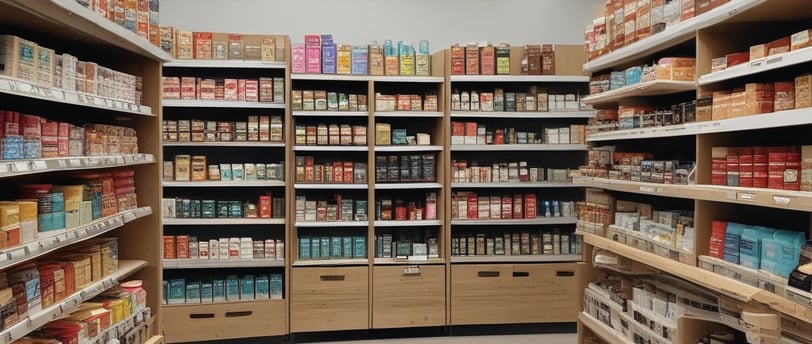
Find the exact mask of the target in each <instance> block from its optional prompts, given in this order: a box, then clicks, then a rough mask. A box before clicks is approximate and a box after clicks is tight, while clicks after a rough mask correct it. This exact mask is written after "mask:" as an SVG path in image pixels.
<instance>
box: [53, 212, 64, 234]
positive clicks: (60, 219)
mask: <svg viewBox="0 0 812 344" xmlns="http://www.w3.org/2000/svg"><path fill="white" fill-rule="evenodd" d="M51 221H53V226H54V229H56V230H59V229H65V225H66V224H65V212H64V211H59V212H53V213H51Z"/></svg>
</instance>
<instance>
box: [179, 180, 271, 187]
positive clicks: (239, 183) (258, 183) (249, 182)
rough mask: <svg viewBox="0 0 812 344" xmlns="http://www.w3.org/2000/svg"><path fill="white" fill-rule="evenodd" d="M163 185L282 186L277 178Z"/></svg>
mask: <svg viewBox="0 0 812 344" xmlns="http://www.w3.org/2000/svg"><path fill="white" fill-rule="evenodd" d="M163 186H164V187H175V188H222V187H284V186H285V182H283V181H279V180H224V181H220V180H218V181H196V182H174V181H173V182H169V181H166V182H163Z"/></svg>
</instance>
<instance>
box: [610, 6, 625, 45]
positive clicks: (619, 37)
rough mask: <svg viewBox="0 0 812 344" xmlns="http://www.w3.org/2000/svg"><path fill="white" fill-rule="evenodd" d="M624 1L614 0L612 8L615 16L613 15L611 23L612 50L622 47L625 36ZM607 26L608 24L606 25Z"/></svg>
mask: <svg viewBox="0 0 812 344" xmlns="http://www.w3.org/2000/svg"><path fill="white" fill-rule="evenodd" d="M623 4H624V0H614V8H615V15H614V18H615V20H614V23H612V27H613V29H612V48H613V49H618V48H621V47H623V45H624V42H625V39H626V35H625V32H624V30H625V29H626V24H625V21H624V18H625V17H624V8H625V7H624V6H623ZM607 26H609V24H607Z"/></svg>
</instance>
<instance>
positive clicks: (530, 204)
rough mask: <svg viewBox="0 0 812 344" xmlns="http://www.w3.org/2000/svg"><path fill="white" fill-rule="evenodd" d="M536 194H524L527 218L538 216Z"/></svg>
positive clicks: (525, 215) (525, 216)
mask: <svg viewBox="0 0 812 344" xmlns="http://www.w3.org/2000/svg"><path fill="white" fill-rule="evenodd" d="M536 212H537V210H536V195H535V194H526V195H524V218H525V219H535V218H536Z"/></svg>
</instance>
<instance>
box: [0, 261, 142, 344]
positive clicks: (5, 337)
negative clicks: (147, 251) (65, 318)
mask: <svg viewBox="0 0 812 344" xmlns="http://www.w3.org/2000/svg"><path fill="white" fill-rule="evenodd" d="M146 265H147V262H146V261H143V260H119V262H118V271H116V272H114V273H112V274H110V275H108V276H105V277H104V279H102V280H99V281H96V282H93V283H91V284H90V285H88V286H86V287H84V288H81V289H79V290H77V291H76V292H75V293H73V294H72V295H69V296H67V297H66V298H65V299H63V300H61V301H59V302H55V303H54V304H52V305H50V306H48V307H46V308H44V309H42V310H41V311H39V312H36V313H34V314H29V315H28V317H26V318H25V319H21V320H20V322H18V323H17V324H15V325H12V326H11V327H9V328H7V329H5V330H3V331H2V332H0V344H9V343H11V342H13V341H15V340H17V339H20V338H22V337H24V336H26V335H27V334H29V333H31V332H32V331H34V330H36V329H38V328H40V327H42V326H44V325H45V324H47V323H48V322H50V321H52V320H55V319H57V318H59V317H60V316H62V315H65V314H69V313H70V312H73V311H74V310H76V309H78V308H79V305H80V304H81V303H82V302H85V301H88V300H90V299H91V298H93V297H95V296H96V295H99V294H101V293H102V292H104V291H105V290H107V289H110V288H112V287H114V286H116V285H118V283H119V280H121V279H124V278H126V277H127V276H129V275H131V274H133V273H135V272H137V271H138V270H140V269H141V268H143V267H145V266H146Z"/></svg>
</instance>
